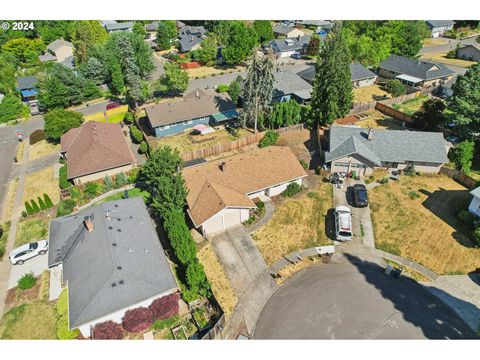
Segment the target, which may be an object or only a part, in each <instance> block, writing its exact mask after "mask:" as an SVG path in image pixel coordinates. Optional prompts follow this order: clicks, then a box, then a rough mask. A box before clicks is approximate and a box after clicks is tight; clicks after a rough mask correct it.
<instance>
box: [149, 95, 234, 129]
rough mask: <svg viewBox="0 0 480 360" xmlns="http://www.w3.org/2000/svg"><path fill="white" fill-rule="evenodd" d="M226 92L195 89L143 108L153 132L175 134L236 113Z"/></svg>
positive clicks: (224, 119)
mask: <svg viewBox="0 0 480 360" xmlns="http://www.w3.org/2000/svg"><path fill="white" fill-rule="evenodd" d="M236 109H237V107H236V105H235V103H234V102H233V101H232V99H231V98H230V96H229V95H228V93H217V92H215V91H213V90H211V91H204V90H200V89H196V90H194V91H192V92H190V93H188V94H186V95H185V96H184V97H183V98H182V99H174V100H169V101H164V102H161V103H158V104H155V105H152V106H148V107H146V108H145V112H146V114H147V119H148V124H149V126H150V128H151V130H152V132H153V133H154V134H155V136H156V137H157V138H158V137H162V136H168V135H173V134H178V133H181V132H183V131H184V130H187V129H192V128H193V127H194V126H196V125H199V124H205V125H216V124H218V123H220V122H224V121H228V120H231V119H235V118H236V117H238V113H237V110H236Z"/></svg>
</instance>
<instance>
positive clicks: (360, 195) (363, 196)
mask: <svg viewBox="0 0 480 360" xmlns="http://www.w3.org/2000/svg"><path fill="white" fill-rule="evenodd" d="M357 194H358V199H359V200H361V201H365V200H367V192H366V191H365V190H363V189H359V190H357Z"/></svg>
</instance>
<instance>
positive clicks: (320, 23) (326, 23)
mask: <svg viewBox="0 0 480 360" xmlns="http://www.w3.org/2000/svg"><path fill="white" fill-rule="evenodd" d="M295 25H303V26H311V27H317V28H318V27H321V28H325V29H331V27H332V26H333V25H332V22H331V21H328V20H295Z"/></svg>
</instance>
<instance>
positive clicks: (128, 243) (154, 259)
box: [48, 197, 177, 329]
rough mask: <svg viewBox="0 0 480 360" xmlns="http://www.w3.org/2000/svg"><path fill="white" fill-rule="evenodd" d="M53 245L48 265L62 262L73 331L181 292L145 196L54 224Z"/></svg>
mask: <svg viewBox="0 0 480 360" xmlns="http://www.w3.org/2000/svg"><path fill="white" fill-rule="evenodd" d="M107 210H108V211H109V217H110V218H109V219H108V218H107V216H106V211H107ZM85 217H90V218H91V220H92V223H93V227H94V229H93V231H91V232H88V231H87V230H86V228H85V225H84V223H83V221H84V218H85ZM49 246H50V249H49V255H48V256H49V266H54V265H56V264H58V263H59V262H62V263H63V280H64V281H67V282H68V304H69V306H68V311H69V314H68V315H69V326H70V328H71V329H73V328H75V327H77V326H81V325H83V324H86V323H89V322H91V321H93V320H96V319H98V318H101V317H103V316H107V315H109V314H111V313H113V312H116V311H119V310H121V309H124V308H127V307H129V306H131V305H134V304H137V303H139V302H141V301H143V300H147V299H150V298H152V297H155V296H157V295H160V294H164V293H168V292H173V291H174V290H176V289H177V283H176V281H175V279H174V277H173V274H172V271H171V269H170V266H169V265H168V262H167V259H166V257H165V254H164V251H163V248H162V245H161V243H160V240H159V238H158V235H157V232H156V230H155V227H154V226H153V223H152V221H151V219H150V217H149V214H148V211H147V208H146V206H145V203H144V202H143V198H141V197H136V198H130V199H125V200H117V201H110V202H105V203H103V204H101V205H97V206H94V207H91V208H88V209H85V210H82V211H80V212H79V213H77V214H76V215H70V216H66V217H61V218H57V219H54V220H52V221H51V222H50V236H49Z"/></svg>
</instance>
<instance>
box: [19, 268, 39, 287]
mask: <svg viewBox="0 0 480 360" xmlns="http://www.w3.org/2000/svg"><path fill="white" fill-rule="evenodd" d="M36 283H37V278H36V277H35V276H34V275H33V273H31V272H30V273H28V274H25V275H23V276H22V277H21V278H20V279H19V280H18V282H17V287H18V288H19V289H20V290H28V289H31V288H33V287H34V286H35V284H36Z"/></svg>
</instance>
